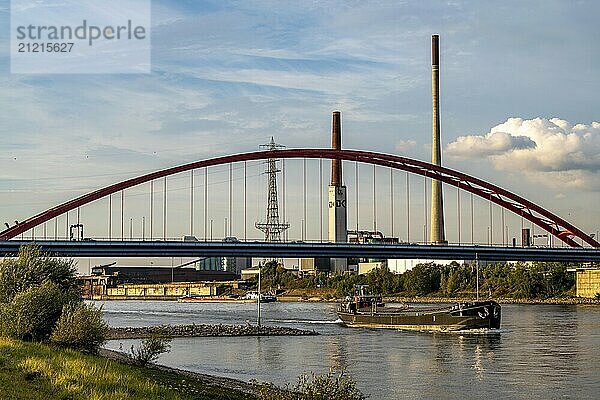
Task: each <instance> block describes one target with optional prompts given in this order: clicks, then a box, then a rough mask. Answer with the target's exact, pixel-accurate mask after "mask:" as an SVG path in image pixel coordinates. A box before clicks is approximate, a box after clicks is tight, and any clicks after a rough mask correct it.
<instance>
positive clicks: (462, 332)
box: [444, 328, 508, 336]
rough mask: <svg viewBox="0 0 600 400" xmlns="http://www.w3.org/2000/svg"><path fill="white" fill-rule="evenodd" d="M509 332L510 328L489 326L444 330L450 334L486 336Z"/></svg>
mask: <svg viewBox="0 0 600 400" xmlns="http://www.w3.org/2000/svg"><path fill="white" fill-rule="evenodd" d="M507 332H508V329H488V328H481V329H464V330H459V331H448V332H444V333H450V334H458V335H462V336H465V335H484V336H491V335H502V334H505V333H507Z"/></svg>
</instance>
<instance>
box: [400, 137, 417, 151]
mask: <svg viewBox="0 0 600 400" xmlns="http://www.w3.org/2000/svg"><path fill="white" fill-rule="evenodd" d="M416 145H417V142H416V141H415V140H400V141H399V142H397V143H396V150H397V151H399V152H400V153H406V152H408V150H410V149H412V148H413V147H415V146H416Z"/></svg>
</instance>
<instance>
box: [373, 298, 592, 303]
mask: <svg viewBox="0 0 600 400" xmlns="http://www.w3.org/2000/svg"><path fill="white" fill-rule="evenodd" d="M481 300H486V299H484V298H481ZM492 300H495V301H497V302H498V303H500V304H560V305H575V304H588V305H600V300H597V299H589V298H584V297H565V298H550V299H514V298H510V297H499V298H493V299H492ZM384 301H386V302H389V303H391V302H394V303H462V302H469V301H475V299H474V298H469V297H403V296H399V297H395V296H389V297H384Z"/></svg>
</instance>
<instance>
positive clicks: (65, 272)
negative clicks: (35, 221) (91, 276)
mask: <svg viewBox="0 0 600 400" xmlns="http://www.w3.org/2000/svg"><path fill="white" fill-rule="evenodd" d="M45 282H52V283H55V284H56V285H58V286H59V287H60V288H61V289H62V291H63V292H72V293H74V294H77V293H78V291H79V287H78V285H77V282H76V281H75V264H74V262H73V260H71V259H61V258H55V257H48V256H46V255H44V254H43V253H42V252H41V250H40V248H39V247H37V246H22V247H21V248H20V249H19V254H18V256H17V257H16V258H5V259H4V260H3V261H2V262H0V303H10V302H11V301H12V300H13V299H14V298H15V296H17V294H19V293H22V292H24V291H26V290H27V289H29V288H31V287H34V286H38V285H41V284H42V283H45Z"/></svg>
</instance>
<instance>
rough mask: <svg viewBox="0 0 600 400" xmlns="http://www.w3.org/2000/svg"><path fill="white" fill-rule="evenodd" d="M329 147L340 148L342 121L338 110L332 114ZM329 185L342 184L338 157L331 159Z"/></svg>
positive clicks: (340, 162)
mask: <svg viewBox="0 0 600 400" xmlns="http://www.w3.org/2000/svg"><path fill="white" fill-rule="evenodd" d="M331 148H332V149H333V150H341V149H342V121H341V119H340V112H339V111H334V112H333V115H332V121H331ZM331 186H342V161H341V160H339V159H333V160H331Z"/></svg>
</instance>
